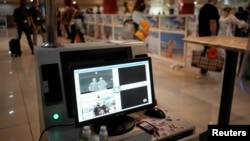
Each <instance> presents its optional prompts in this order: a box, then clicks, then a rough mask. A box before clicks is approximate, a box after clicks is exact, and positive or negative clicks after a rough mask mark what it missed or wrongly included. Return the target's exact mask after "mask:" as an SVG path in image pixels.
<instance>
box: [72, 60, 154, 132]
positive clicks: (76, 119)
mask: <svg viewBox="0 0 250 141" xmlns="http://www.w3.org/2000/svg"><path fill="white" fill-rule="evenodd" d="M138 61H148V62H149V71H150V72H149V77H150V80H151V83H150V84H151V99H152V103H150V104H148V105H143V106H140V107H136V108H133V109H127V110H125V111H121V112H116V113H113V114H109V115H107V116H101V117H97V118H94V119H90V120H86V121H83V122H79V120H78V113H77V111H78V109H77V102H76V101H77V99H76V92H75V84H74V70H75V69H79V68H87V67H95V66H104V65H115V64H121V63H132V62H138ZM70 78H71V79H70V81H71V82H70V84H71V93H72V95H73V103H74V104H73V108H74V119H75V126H76V128H79V127H83V126H84V125H90V124H94V123H95V122H98V121H100V120H102V121H105V120H112V118H116V117H118V116H126V115H129V114H132V113H135V112H139V111H142V110H146V109H149V108H153V107H155V104H156V103H155V102H156V101H155V92H154V81H153V73H152V61H151V58H150V57H145V58H136V59H128V60H119V61H111V62H100V63H97V64H79V65H75V66H71V67H70Z"/></svg>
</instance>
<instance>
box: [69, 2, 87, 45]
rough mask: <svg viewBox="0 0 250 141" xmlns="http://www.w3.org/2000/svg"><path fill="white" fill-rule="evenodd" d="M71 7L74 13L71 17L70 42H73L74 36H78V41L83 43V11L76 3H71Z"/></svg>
mask: <svg viewBox="0 0 250 141" xmlns="http://www.w3.org/2000/svg"><path fill="white" fill-rule="evenodd" d="M72 8H73V11H74V13H73V15H72V18H71V43H74V42H75V39H76V36H79V37H80V40H81V41H80V42H82V43H84V42H85V38H84V32H85V31H84V28H83V22H84V16H83V13H82V12H81V11H80V9H79V7H78V5H73V6H72Z"/></svg>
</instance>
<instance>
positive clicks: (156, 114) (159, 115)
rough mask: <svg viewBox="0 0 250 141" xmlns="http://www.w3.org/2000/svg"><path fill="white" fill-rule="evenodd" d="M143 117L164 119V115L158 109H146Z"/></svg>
mask: <svg viewBox="0 0 250 141" xmlns="http://www.w3.org/2000/svg"><path fill="white" fill-rule="evenodd" d="M145 115H147V116H149V117H154V118H160V119H163V118H165V117H166V115H165V113H164V112H163V111H162V110H161V109H159V108H151V109H147V110H146V111H145Z"/></svg>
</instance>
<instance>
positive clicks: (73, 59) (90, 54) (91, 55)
mask: <svg viewBox="0 0 250 141" xmlns="http://www.w3.org/2000/svg"><path fill="white" fill-rule="evenodd" d="M132 58H133V55H132V49H131V47H129V46H124V47H113V48H99V49H88V50H76V51H65V52H60V60H61V67H62V75H63V83H64V86H63V88H64V92H65V98H66V106H67V113H68V117H70V118H73V117H74V115H73V102H72V99H73V96H72V94H71V91H70V83H69V81H70V78H69V67H70V66H72V65H78V64H94V63H100V62H109V61H116V60H127V59H132Z"/></svg>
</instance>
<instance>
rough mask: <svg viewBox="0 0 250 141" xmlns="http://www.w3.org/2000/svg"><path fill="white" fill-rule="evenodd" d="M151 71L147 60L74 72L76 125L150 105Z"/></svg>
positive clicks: (151, 101) (151, 92)
mask: <svg viewBox="0 0 250 141" xmlns="http://www.w3.org/2000/svg"><path fill="white" fill-rule="evenodd" d="M151 71H152V70H151V63H150V60H149V59H144V60H137V61H134V60H133V61H132V60H131V61H126V62H123V63H119V64H117V63H116V64H112V65H101V66H95V67H92V68H91V67H90V68H86V67H84V68H76V69H74V70H73V73H74V83H75V84H74V85H75V100H76V106H77V116H78V117H77V118H78V122H84V121H88V120H92V119H95V118H99V117H102V116H107V115H110V114H115V113H119V112H123V111H128V110H133V109H135V108H140V107H143V106H145V105H150V104H152V103H153V100H154V99H153V98H154V94H153V90H152V89H153V88H152V87H153V85H152V81H153V80H152V76H151V74H152V72H151Z"/></svg>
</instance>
